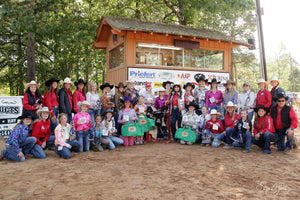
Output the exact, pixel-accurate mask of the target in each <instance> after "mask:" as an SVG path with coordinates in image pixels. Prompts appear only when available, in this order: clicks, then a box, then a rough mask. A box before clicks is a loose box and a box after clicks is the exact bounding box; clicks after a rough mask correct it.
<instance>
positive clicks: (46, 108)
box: [37, 107, 51, 116]
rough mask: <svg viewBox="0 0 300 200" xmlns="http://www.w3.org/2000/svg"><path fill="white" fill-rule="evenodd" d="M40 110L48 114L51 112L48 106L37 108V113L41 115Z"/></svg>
mask: <svg viewBox="0 0 300 200" xmlns="http://www.w3.org/2000/svg"><path fill="white" fill-rule="evenodd" d="M42 112H47V113H48V114H50V113H51V111H49V109H48V107H42V108H41V109H39V110H38V111H37V115H38V116H41V114H42Z"/></svg>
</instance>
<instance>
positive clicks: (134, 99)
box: [124, 80, 139, 106]
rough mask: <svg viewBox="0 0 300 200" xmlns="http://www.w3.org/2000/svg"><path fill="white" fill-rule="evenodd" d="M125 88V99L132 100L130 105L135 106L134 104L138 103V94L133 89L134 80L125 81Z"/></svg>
mask: <svg viewBox="0 0 300 200" xmlns="http://www.w3.org/2000/svg"><path fill="white" fill-rule="evenodd" d="M126 83H127V87H126V90H125V92H124V96H125V97H129V98H130V99H131V100H132V105H133V106H135V104H136V103H137V101H138V97H139V92H138V90H136V89H135V88H134V87H135V81H134V80H127V81H126Z"/></svg>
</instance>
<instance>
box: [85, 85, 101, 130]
mask: <svg viewBox="0 0 300 200" xmlns="http://www.w3.org/2000/svg"><path fill="white" fill-rule="evenodd" d="M97 88H98V87H97V83H95V82H92V83H90V87H89V91H88V92H87V93H86V95H85V97H86V100H87V102H89V104H90V105H91V107H90V108H89V110H88V113H89V114H90V116H91V118H92V121H93V124H94V123H95V115H96V114H97V113H96V112H97V101H98V100H99V98H100V95H99V93H98V92H97Z"/></svg>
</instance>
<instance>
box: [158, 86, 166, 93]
mask: <svg viewBox="0 0 300 200" xmlns="http://www.w3.org/2000/svg"><path fill="white" fill-rule="evenodd" d="M166 91H167V90H166V89H165V88H164V87H161V88H159V90H158V92H166Z"/></svg>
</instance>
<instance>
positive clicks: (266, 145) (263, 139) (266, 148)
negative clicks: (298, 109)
mask: <svg viewBox="0 0 300 200" xmlns="http://www.w3.org/2000/svg"><path fill="white" fill-rule="evenodd" d="M277 140H278V135H277V134H276V133H271V132H265V133H264V134H263V135H261V136H260V137H259V139H258V140H256V139H255V138H254V136H253V137H252V143H253V144H256V145H257V146H259V147H261V148H262V149H263V152H264V153H268V154H270V153H271V147H270V143H271V142H276V141H277Z"/></svg>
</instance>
